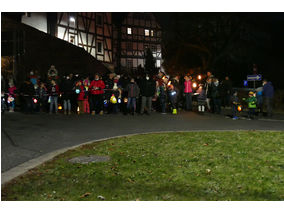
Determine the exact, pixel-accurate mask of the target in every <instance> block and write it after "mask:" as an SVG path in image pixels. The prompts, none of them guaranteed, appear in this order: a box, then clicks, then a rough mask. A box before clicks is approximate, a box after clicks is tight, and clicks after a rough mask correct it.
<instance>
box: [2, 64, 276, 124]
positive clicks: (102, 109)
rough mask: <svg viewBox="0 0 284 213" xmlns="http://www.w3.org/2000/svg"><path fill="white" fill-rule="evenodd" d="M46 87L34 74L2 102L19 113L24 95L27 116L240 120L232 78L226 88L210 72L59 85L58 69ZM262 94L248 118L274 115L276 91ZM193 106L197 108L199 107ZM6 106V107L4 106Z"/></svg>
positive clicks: (79, 79) (254, 97)
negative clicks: (192, 115)
mask: <svg viewBox="0 0 284 213" xmlns="http://www.w3.org/2000/svg"><path fill="white" fill-rule="evenodd" d="M47 77H48V78H47V81H45V82H44V81H41V80H40V78H38V76H36V75H35V74H34V73H33V72H31V73H30V76H29V77H28V78H27V79H26V81H25V82H24V83H23V84H22V85H21V86H20V87H19V88H16V86H15V85H14V84H13V82H9V86H8V88H6V89H4V90H5V91H3V90H2V94H3V93H5V94H7V97H6V99H4V98H2V102H3V101H4V102H5V103H4V104H6V105H7V106H8V111H9V112H13V111H14V109H15V98H16V96H17V95H19V99H20V103H21V104H20V105H21V109H22V111H23V112H26V113H34V112H47V113H50V114H53V113H55V114H57V113H58V112H59V110H60V111H63V113H64V114H65V115H71V114H74V113H76V114H90V115H97V114H99V115H103V114H106V113H107V114H116V113H119V112H122V113H123V114H125V115H127V114H132V115H135V114H138V115H143V114H146V115H150V114H151V113H152V112H153V111H156V112H160V113H162V114H167V113H171V114H177V113H178V111H179V110H186V111H192V110H197V111H198V112H199V113H204V112H205V111H208V112H211V113H217V114H220V113H221V109H222V108H221V106H223V107H225V108H226V107H231V108H232V117H233V119H237V118H238V117H237V113H238V111H239V110H238V107H239V106H240V102H241V101H239V98H238V94H237V92H236V91H234V90H233V85H232V82H231V80H230V79H229V77H228V76H227V77H226V78H225V79H224V80H223V81H222V82H220V81H219V80H218V79H217V78H216V77H214V76H213V75H212V73H211V72H207V74H206V76H201V75H199V76H195V77H196V79H193V78H192V76H190V75H185V76H180V75H175V76H168V75H166V74H165V73H163V72H159V73H158V74H157V75H155V76H150V75H149V74H144V75H141V76H135V77H134V76H129V75H122V76H120V75H116V74H115V73H109V74H107V75H104V76H101V75H99V74H98V73H97V74H95V75H94V76H79V75H73V74H69V75H67V76H64V77H62V79H60V78H59V77H58V72H57V70H56V69H55V67H54V66H51V68H50V69H49V70H48V73H47ZM263 83H264V84H263V85H264V86H263V88H258V89H257V90H256V91H254V92H253V91H250V92H249V97H248V98H247V99H243V101H245V102H247V106H248V113H249V114H248V115H249V118H254V116H255V114H256V108H260V109H261V110H262V105H263V103H265V105H266V106H267V112H268V115H270V116H271V114H272V100H273V93H274V91H273V86H272V84H271V82H267V81H266V80H264V81H263ZM193 100H194V101H195V102H196V103H197V106H196V107H195V106H194V105H193ZM2 105H3V103H2Z"/></svg>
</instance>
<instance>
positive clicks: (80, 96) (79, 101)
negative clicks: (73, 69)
mask: <svg viewBox="0 0 284 213" xmlns="http://www.w3.org/2000/svg"><path fill="white" fill-rule="evenodd" d="M75 92H76V94H78V96H77V104H78V107H79V110H77V112H78V114H82V113H84V96H85V91H84V86H83V85H82V82H81V81H78V82H77V83H76V87H75Z"/></svg>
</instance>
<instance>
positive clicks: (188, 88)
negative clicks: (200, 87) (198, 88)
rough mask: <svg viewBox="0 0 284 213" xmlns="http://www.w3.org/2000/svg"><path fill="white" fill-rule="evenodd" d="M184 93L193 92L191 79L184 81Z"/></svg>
mask: <svg viewBox="0 0 284 213" xmlns="http://www.w3.org/2000/svg"><path fill="white" fill-rule="evenodd" d="M183 92H184V93H191V92H192V88H191V81H190V80H189V81H185V82H184V90H183Z"/></svg>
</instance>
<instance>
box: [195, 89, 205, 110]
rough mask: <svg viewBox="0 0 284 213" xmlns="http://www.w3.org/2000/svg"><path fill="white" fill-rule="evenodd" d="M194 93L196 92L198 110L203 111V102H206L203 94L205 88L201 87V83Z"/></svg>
mask: <svg viewBox="0 0 284 213" xmlns="http://www.w3.org/2000/svg"><path fill="white" fill-rule="evenodd" d="M196 93H198V96H197V104H198V112H199V113H204V111H205V104H206V94H205V90H204V89H203V84H200V86H199V88H198V89H197V91H196Z"/></svg>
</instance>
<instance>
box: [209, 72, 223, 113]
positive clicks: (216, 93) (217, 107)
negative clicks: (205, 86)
mask: <svg viewBox="0 0 284 213" xmlns="http://www.w3.org/2000/svg"><path fill="white" fill-rule="evenodd" d="M220 94H221V91H220V85H219V80H218V79H217V78H214V79H213V84H212V95H211V96H212V99H213V105H214V113H217V114H220V113H221V95H220Z"/></svg>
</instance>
